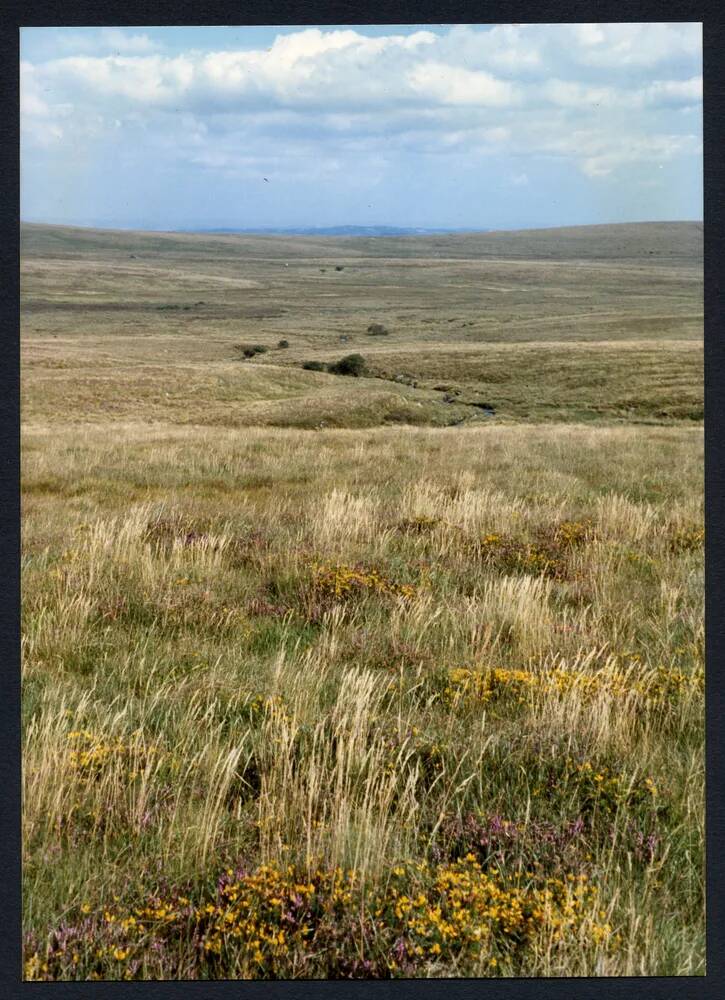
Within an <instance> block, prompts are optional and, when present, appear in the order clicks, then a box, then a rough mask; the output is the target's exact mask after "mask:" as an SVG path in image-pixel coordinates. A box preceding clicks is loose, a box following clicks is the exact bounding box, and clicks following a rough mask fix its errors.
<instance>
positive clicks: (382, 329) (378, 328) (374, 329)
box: [368, 323, 390, 337]
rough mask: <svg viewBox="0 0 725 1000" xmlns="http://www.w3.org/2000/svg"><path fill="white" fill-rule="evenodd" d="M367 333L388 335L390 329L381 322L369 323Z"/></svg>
mask: <svg viewBox="0 0 725 1000" xmlns="http://www.w3.org/2000/svg"><path fill="white" fill-rule="evenodd" d="M368 334H369V335H370V336H371V337H387V336H389V335H390V330H388V328H387V327H386V326H383V324H382V323H371V324H370V326H369V327H368Z"/></svg>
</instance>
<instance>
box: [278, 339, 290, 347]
mask: <svg viewBox="0 0 725 1000" xmlns="http://www.w3.org/2000/svg"><path fill="white" fill-rule="evenodd" d="M277 347H279V348H280V349H281V348H283V347H289V340H278V341H277Z"/></svg>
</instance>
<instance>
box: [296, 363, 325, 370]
mask: <svg viewBox="0 0 725 1000" xmlns="http://www.w3.org/2000/svg"><path fill="white" fill-rule="evenodd" d="M302 367H303V368H304V369H305V371H308V372H324V371H326V370H327V365H326V364H324V363H323V362H322V361H305V362H303V364H302Z"/></svg>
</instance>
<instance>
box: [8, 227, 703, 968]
mask: <svg viewBox="0 0 725 1000" xmlns="http://www.w3.org/2000/svg"><path fill="white" fill-rule="evenodd" d="M559 236H560V239H558V238H557V235H556V234H548V235H542V234H514V235H509V234H491V235H488V236H485V237H483V236H482V237H461V238H456V239H455V240H452V239H449V238H446V239H442V240H439V239H438V238H432V239H431V240H429V241H428V242H426V241H423V240H421V241H418V240H415V241H410V242H408V241H399V240H398V241H391V244H392V243H395V244H396V246H395V248H394V249H395V254H396V255H399V256H397V257H396V259H395V260H391V255H392V250H393V247H392V245H390V246H385V245H384V241H352V240H351V241H339V242H337V241H318V240H306V239H300V240H299V241H298V240H294V241H286V242H284V241H280V240H277V239H275V238H254V239H250V238H236V237H215V238H213V239H212V238H207V237H177V236H140V235H138V234H130V235H127V234H124V235H118V234H110V235H109V234H99V233H78V232H72V231H67V230H50V229H46V228H42V227H26V229H25V231H24V240H25V256H24V260H23V294H24V297H25V303H26V304H25V308H24V311H23V351H24V368H23V391H24V408H23V416H24V425H25V426H24V443H23V448H24V452H23V455H24V460H23V489H24V500H23V503H24V565H23V572H24V701H23V713H24V720H25V768H24V780H25V782H26V790H25V803H26V805H25V815H24V831H25V848H24V851H25V858H24V878H25V894H24V905H25V928H26V931H27V940H26V957H27V960H28V965H27V967H26V974H27V975H28V976H29V977H31V978H84V977H88V976H100V977H102V978H123V977H125V976H136V977H152V978H159V977H160V978H165V977H172V978H173V977H178V976H183V977H196V976H202V977H206V976H212V977H215V976H220V975H222V976H232V977H234V976H252V977H255V976H280V975H282V976H310V975H312V976H320V975H321V976H341V975H342V976H347V975H356V976H359V975H399V974H404V975H416V976H439V975H472V974H473V975H498V974H502V973H503V974H513V975H522V974H523V975H537V974H538V975H578V974H594V975H602V974H603V975H618V974H631V975H640V974H673V975H677V974H685V973H695V974H698V973H702V972H703V971H704V929H703V899H702V897H703V881H702V844H703V804H702V797H703V782H702V769H703V754H702V714H703V706H702V686H701V676H700V673H699V672H700V671H701V668H702V663H703V622H702V537H701V530H700V529H701V525H702V429H701V426H700V425H699V423H698V421H697V420H696V419H693V418H696V416H697V407H698V405H701V375H700V371H699V366H700V357H701V339H700V335H701V331H700V313H701V304H700V295H701V284H700V283H701V272H700V263H699V260H698V257H697V252H696V251H697V245H698V240H699V235H698V229H697V227H695V226H670V227H664V228H663V227H661V226H656V227H647V226H642V227H635V228H633V229H631V230H625V229H623V228H622V227H607V231H606V232H605V231H600V232H597V231H591V230H590V231H589V232H586V233H585V232H583V231H578V232H577V231H573V232H572V233H571V234H568V233H561V234H559ZM497 239H498V240H499V242H498V244H497V243H496V240H497ZM582 240H584V242H583V243H582ZM688 241H689V242H688ZM385 243H387V241H385ZM403 244H404V245H405V247H407V253H408V254H409V255H410V256H409V257H408V258H406V259H403V257H402V250H401V249H400V247H401V246H403ZM650 244H652V247H650ZM343 245H344V247H345V250H344V254H345V256H344V257H341V253H342V251H341V249H340V248H341V246H343ZM497 245H498V246H505V247H506V253H507V255H508V256H509V257H511V258H513V257H516V258H517V259H516V261H515V263H513V264H511V263H505V262H501V261H497V260H493V259H488V260H487V259H486V257H485V255H486V254H488V253H493V252H494V251H493V250H491V249H490V248H491V247H496V246H497ZM658 247H659V250H658V251H657V253H656V254H654V255H650V254H649V253H648V252H647V253H644V251H648V250H649V249H651V248H654V249H656V250H657V248H658ZM575 250H576V252H577V254H578V255H579V257H578V259H579V260H583V261H584V262H585V263H584V264H582V269H579V270H578V269H577V268H572V267H570V266H567V267H565V266H563V265H562V264H556V263H553V264H552V261H551V259H550V258H551V257H553V256H558V257H559V258H560V259H561V260H563V259H565V258H566V254H567V253H569V254H572V253H574V251H575ZM615 250H616V251H617V253H619V254H620V255H621V256H619V257H617V256H616V255H615V253H614V252H615ZM691 251H694V252H691ZM130 253H133V254H134V255H135V256H134V259H133V260H131V259H130V258H129V256H128V255H129V254H130ZM443 253H445V254H446V255H447V256H446V257H445V258H444V259H439V258H436V256H435V255H436V254H443ZM285 254H288V257H287V259H285ZM416 254H417V255H418V256H417V257H415V256H414V255H416ZM547 255H548V256H547ZM524 256H526V259H525V260H524V259H521V258H522V257H524ZM651 256H654V257H655V260H654V261H650V260H649V258H650V257H651ZM456 258H458V259H456ZM339 259H344V261H345V264H344V266H345V270H343V271H342V272H336V271H335V270H334V267H335V264H336V262H337V261H338V260H339ZM353 260H355V261H357V263H356V264H355V265H354V266H353V264H352V261H353ZM285 263H288V264H289V267H285V266H284V265H285ZM320 268H324V269H325V270H324V272H323V271H321V270H320ZM220 279H226V280H220ZM333 290H334V291H333ZM198 300H204V305H203V306H202V305H198V306H197V305H194V303H196V302H197V301H198ZM89 304H90V305H91V307H90V308H89ZM183 304H187V305H189V306H190V308H189V309H188V310H184V309H183V308H182V309H168V308H163V309H159V308H157V307H158V306H160V305H161V306H169V305H176V306H178V305H183ZM270 314H274V315H270ZM373 320H381V321H383V322H385V323H386V324H387V325H389V326H390V328H391V331H392V332H391V335H390V336H389V337H386V338H370V337H367V336H366V335H365V329H366V327H367V324H368V323H369V322H371V321H373ZM451 320H452V322H451ZM341 333H342V334H343V335H344V336H348V337H349V338H350V339H349V340H348V341H346V342H344V345H341V343H340V340H339V337H340V335H341ZM282 336H284V337H286V338H287V339H289V340H290V344H291V346H290V348H288V349H285V350H279V351H274V353H273V354H272V352H270V353H269V354H267V355H260V356H258V358H257V359H255V361H253V362H243V361H240V360H238V353H239V352H238V351H236V349H235V345H236V344H238V343H249V342H251V343H255V342H259V343H267V344H269V345H270V346H273V345H275V344H276V342H277V340H278V339H279V338H280V337H282ZM350 350H360V351H361V352H363V353H365V355H366V356H368V357H369V360H370V364H371V367H374V369H375V371H376V372H378V373H379V374H380V375H381V376H387V377H390V376H391V375H395V374H396V373H398V370H399V369H401V368H403V370H404V371H405V372H407V373H410V374H411V375H414V376H416V378H417V381H418V386H417V388H414V387H412V386H407V385H398V384H395V383H391V382H390V381H384V380H383V379H382V378H371V379H360V380H355V379H342V378H337V377H335V376H332V375H327V374H320V373H315V372H306V371H302V370H301V369H300V368H299V362H300V361H302V360H304V359H305V358H307V357H319V358H324V359H331V358H334V357H339V356H340V354H341V353H344V352H346V351H350ZM443 383H445V384H446V385H447V386H448V387H449V390H455V389H458V390H460V397H458V398H459V399H461V400H463V402H452V403H445V402H443V401H442V398H443V396H444V395H445V394H446V393H445V392H444V391H443V390H441V389H436V388H435V386H437V385H442V384H443ZM496 393H497V394H498V395H496V396H495V397H494V394H496ZM449 394H450V392H449ZM482 398H485V399H487V400H489V399H490V400H492V401H494V402H495V404H496V407H497V415H496V416H495V417H493V418H492V417H484V416H482V415H480V413H477V412H476V411H474V415H473V416H471V415H470V411H471V410H472V408H471V407H470V406H468V405H466V402H467V401H468V402H470V401H475V400H477V399H482ZM542 418H544V419H545V420H547V421H549V422H548V423H541V422H538V423H537V422H534V421H535V420H539V421H540V420H541V419H542ZM552 418H553V419H554V420H555V421H556V422H552ZM458 419H465V421H466V423H465V425H464V426H457V427H450V426H442V427H435V426H433V427H426V426H421V427H410V426H400V425H399V426H396V427H394V428H393V427H381V426H377V425H379V424H380V423H382V422H386V421H390V420H394V421H396V422H398V423H399V424H400V422H401V421H402V422H403V424H405V423H412V422H415V421H416V420H417V421H418V422H420V423H431V424H435V423H437V422H438V423H441V424H447V423H450V422H452V421H453V420H458ZM574 420H578V421H579V422H573V421H574ZM567 421H568V422H567ZM581 421H586V423H582V422H581ZM643 421H646V422H647V423H646V424H645V423H643ZM323 422H324V423H327V424H328V425H329V426H328V428H327V429H323V430H319V431H317V432H316V433H314V434H310V433H309V432H307V431H305V430H302V429H294V427H290V426H282V427H274V426H272V427H270V426H259V425H264V424H286V425H295V424H296V425H299V426H300V427H302V428H304V427H311V426H315V427H317V426H319V425H320V424H321V423H323ZM255 424H256V425H258V426H253V425H255ZM335 425H340V427H341V429H333V428H334V427H335ZM345 425H347V426H345ZM242 426H243V429H242V430H240V427H242ZM320 564H322V566H323V567H327V568H326V569H322V570H321V569H320ZM381 581H382V582H381ZM462 668H465V669H466V670H472V671H474V672H473V673H472V674H468V673H461V672H460V671H461V669H462ZM557 668H558V669H557ZM457 671H458V672H457ZM74 732H75V733H81V735H80V736H71V735H70V734H71V733H74ZM84 733H85V734H86V735H83V734H84ZM590 766H591V770H589V767H590ZM648 782H649V783H648ZM653 789H655V791H653ZM467 855H470V859H469V860H468V861H466V860H464V859H465V857H466V856H467ZM262 862H264V863H268V864H270V865H272V866H275V865H277V866H279V871H280V874H275V868H274V867H272V868H271V869H268V870H267V871H265V872H259V871H258V866H259V864H260V863H262ZM287 865H292V866H293V869H294V873H293V876H291V878H292V882H290V881H289V878H288V876H287V875H285V874H283V873H284V872H285V871H286V867H285V866H287ZM337 865H339V866H342V867H343V868H344V869H348V868H350V869H352V870H354V871H355V872H356V877H357V879H358V881H357V883H356V884H355V885H350V884H349V882H348V881H346V879H347V876H341V878H342V881H343V883H344V884H337V883H336V884H335V885H333V884H332V883H331V882H330V881H329V879H330V877H331V876H330V875H329V873H330V872H331V871H334V868H335V866H337ZM416 865H418V866H423V867H417V868H416V867H415V866H416ZM477 865H478V866H480V867H478V868H477V867H476V866H477ZM238 866H239V871H237V873H236V874H234V871H235V869H236V868H237V867H238ZM411 866H412V867H411ZM227 868H228V869H229V870H231V871H232V875H231V876H229V878H230V879H231V887H230V888H229V889H221V890H220V889H219V888H218V886H217V880H218V878H219V875H220V873H221V872H222V871H225V870H227ZM242 870H244V871H247V872H251V873H252V875H245V874H243V871H242ZM254 873H256V874H254ZM582 875H584V876H586V877H587V879H588V880H589V884H591V885H592V886H594V887H595V889H596V892H597V895H596V896H589V895H586V894H585V895H583V896H582V897H581V901H580V902H579V903H577V904H576V906H574V899H575V896H574V895H573V893H574V889H566V888H562V886H563V887H566V886H567V885H574V886H576V885H579V884H580V883H578V882H576V881H574V882H573V883H571V882H570V880H569V876H571V878H572V879H574V880H576V879H577V878H579V876H582ZM547 878H550V879H554V880H555V881H554V882H552V883H550V887H551V888H552V892H553V897H552V899H551V900H548V901H547V900H545V899H544V898H543V897H542V896H540V895H537V893H541V892H543V891H544V887H545V885H546V881H545V880H546V879H547ZM300 880H301V881H300ZM308 880H309V883H308ZM308 884H309V885H311V886H313V887H314V889H315V891H314V892H313V893H312V895H309V892H308V889H306V888H304V886H305V885H308ZM300 886H302V888H300ZM444 886H447V887H448V888H447V889H446V891H445V892H444V891H443V887H444ZM457 893H458V894H461V895H460V898H461V900H462V903H463V906H462V908H461V909H460V910H455V909H451V907H452V905H453V901H454V900H455V898H456V894H457ZM231 894H234V899H232V898H231ZM346 894H347V895H346ZM517 894H518V895H517ZM562 894H563V895H562ZM401 895H403V896H406V898H408V899H409V901H410V900H413V902H411V903H410V906H411V907H412V909H408V906H409V903H408V902H405V903H402V902H401ZM180 897H181V899H185V900H188V902H182V901H181V899H180ZM298 897H299V899H300V900H301V902H300V903H299V919H298V918H297V916H295V917H294V919H289V920H288V919H287V918H285V919H284V920H283V919H282V912H283V909H284V907H282V909H280V906H281V904H280V903H279V902H277V901H278V900H280V899H282V900H283V901H284V900H287V904H286V905H292V903H291V902H290V900H293V899H297V898H298ZM314 898H316V899H317V900H318V903H315V905H314V906H313V904H312V902H311V900H313V899H314ZM235 900H237V901H235ZM415 900H419V902H415ZM239 901H241V902H239ZM296 905H297V904H295V906H296ZM519 905H523V907H524V909H525V910H526V907H529V909H528V910H526V912H528V913H529V915H530V916H531V921H530V922H529V923H526V922H525V921H524V918H523V917H520V916H519V915H518V914H519V910H518V909H517V907H519ZM207 906H208V907H209V908H210V909H209V910H208V911H207V910H206V909H205V908H206V907H207ZM439 906H442V907H443V910H442V911H438V910H437V909H436V908H437V907H439ZM315 907H317V908H316V909H315ZM492 907H493V909H492ZM378 910H379V911H380V912H379V913H378V915H377V917H376V916H375V913H376V912H377V911H378ZM138 911H140V914H139V912H138ZM494 911H495V912H494ZM290 912H291V911H290ZM297 912H298V911H297V910H295V913H297ZM441 914H442V915H441ZM131 917H133V918H134V921H135V923H134V922H133V921H131V919H130V918H131ZM441 920H447V921H448V923H449V925H450V928H452V929H453V930H449V931H445V932H444V930H442V926H441V923H440V921H441ZM124 921H125V922H124ZM225 921H226V923H225ZM562 921H563V923H562ZM566 921H570V922H569V923H566ZM139 924H143V930H139V928H138V925H139ZM304 927H309V928H311V930H307V931H305V930H304V929H303V928H304ZM50 928H60V931H59V935H58V936H56V938H52V937H51V938H50V939H49V938H48V930H49V929H50ZM281 930H284V934H285V935H286V936H285V938H284V941H283V942H282V943H279V942H276V943H275V941H273V940H272V936H274V935H278V934H279V933H280V931H281ZM454 932H455V933H454ZM235 935H237V936H235ZM54 942H55V943H54ZM260 942H261V943H260ZM401 942H402V944H401ZM217 944H219V951H218V952H217V950H216V947H217Z"/></svg>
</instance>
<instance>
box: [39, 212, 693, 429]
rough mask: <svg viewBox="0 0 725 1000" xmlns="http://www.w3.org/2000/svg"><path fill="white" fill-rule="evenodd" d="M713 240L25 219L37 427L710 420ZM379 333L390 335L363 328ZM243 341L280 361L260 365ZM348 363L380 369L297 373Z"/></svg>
mask: <svg viewBox="0 0 725 1000" xmlns="http://www.w3.org/2000/svg"><path fill="white" fill-rule="evenodd" d="M701 230H702V227H701V226H699V225H697V224H690V223H672V224H660V223H652V224H642V225H631V226H603V227H599V226H595V227H583V228H581V229H564V230H541V231H531V232H515V233H492V234H485V233H481V234H461V235H456V236H448V237H438V236H430V237H419V238H418V237H416V238H405V239H392V238H391V239H386V238H380V239H368V240H360V239H347V238H343V237H337V238H335V237H327V238H326V239H321V238H307V237H286V238H283V237H272V236H239V235H234V236H232V235H223V236H221V235H220V236H210V235H201V234H193V235H192V234H169V233H126V232H108V231H95V230H84V229H67V228H58V227H49V226H32V225H31V226H24V227H23V231H22V236H23V253H22V271H21V274H22V319H23V363H24V372H25V378H24V384H23V392H24V412H25V417H26V419H35V418H36V417H37V418H40V417H43V416H44V415H48V414H49V413H55V414H56V415H57V414H58V413H59V412H62V413H63V415H64V417H65V419H68V420H83V421H88V420H105V419H107V418H108V417H109V416H113V418H114V419H136V418H139V417H140V418H142V419H153V420H156V421H159V420H162V421H171V422H174V423H178V422H182V423H188V422H191V423H204V424H213V425H219V424H223V425H226V426H241V425H248V424H270V423H271V424H274V425H278V426H296V427H319V426H338V427H339V426H347V427H358V426H374V425H376V424H382V423H391V422H393V423H412V424H432V425H434V426H447V425H458V424H461V423H466V424H468V423H477V422H481V421H488V420H491V419H495V420H557V421H560V420H572V419H576V420H587V421H588V420H600V419H607V420H618V421H621V420H625V421H627V420H633V419H634V420H648V421H651V420H654V421H665V422H666V421H669V420H673V419H674V420H677V419H687V420H692V419H700V418H701V416H702V259H701V253H702V245H701V243H702V241H701V237H702V231H701ZM374 323H378V324H381V325H382V326H383V327H384V328H385V330H387V334H385V335H383V336H370V335H369V333H368V327H370V325H371V324H374ZM280 341H285V342H286V343H287V345H288V346H287V347H285V348H284V349H280V348H278V346H277V345H278V344H279V342H280ZM249 345H259V346H261V347H264V348H265V349H266V353H259V354H257V355H255V356H254V358H252V359H251V360H247V359H245V357H244V355H243V349H244V348H245V346H247V347H248V346H249ZM350 353H358V354H361V355H362V356H363V357H364V358H365V361H366V363H367V375H368V377H365V378H361V379H349V378H348V379H346V378H340V377H337V376H334V375H330V374H327V373H325V372H324V371H323V372H313V371H308V370H305V369H303V367H302V366H303V365H304V364H305V363H308V362H315V363H316V364H317V365H318V366H320V365H322V366H324V365H327V364H330V363H332V362H335V361H336V360H339V359H340V358H341V357H343V356H344V355H346V354H350Z"/></svg>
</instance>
